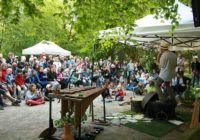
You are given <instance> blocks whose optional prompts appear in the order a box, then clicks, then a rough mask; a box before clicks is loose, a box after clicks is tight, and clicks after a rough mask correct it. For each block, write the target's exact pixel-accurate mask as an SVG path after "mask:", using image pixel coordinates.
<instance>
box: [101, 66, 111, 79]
mask: <svg viewBox="0 0 200 140" xmlns="http://www.w3.org/2000/svg"><path fill="white" fill-rule="evenodd" d="M101 75H102V76H103V78H104V79H109V78H110V72H109V70H108V69H107V68H106V66H104V67H103V68H102V69H101Z"/></svg>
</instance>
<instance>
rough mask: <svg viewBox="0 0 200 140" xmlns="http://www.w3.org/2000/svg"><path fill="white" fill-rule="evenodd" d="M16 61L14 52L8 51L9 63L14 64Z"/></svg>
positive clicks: (7, 61)
mask: <svg viewBox="0 0 200 140" xmlns="http://www.w3.org/2000/svg"><path fill="white" fill-rule="evenodd" d="M13 62H14V54H13V53H12V52H9V53H8V59H7V60H6V63H7V64H12V63H13Z"/></svg>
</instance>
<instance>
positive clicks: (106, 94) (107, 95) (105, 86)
mask: <svg viewBox="0 0 200 140" xmlns="http://www.w3.org/2000/svg"><path fill="white" fill-rule="evenodd" d="M109 84H110V82H109V80H105V81H104V82H103V85H102V87H103V88H105V89H106V90H105V91H104V92H103V93H102V97H103V100H105V98H110V99H112V96H111V95H110V92H109Z"/></svg>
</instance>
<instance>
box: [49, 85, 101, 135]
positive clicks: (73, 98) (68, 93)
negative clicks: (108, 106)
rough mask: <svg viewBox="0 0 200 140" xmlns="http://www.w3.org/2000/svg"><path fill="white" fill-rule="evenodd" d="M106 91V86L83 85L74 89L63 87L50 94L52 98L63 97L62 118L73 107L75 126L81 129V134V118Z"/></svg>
mask: <svg viewBox="0 0 200 140" xmlns="http://www.w3.org/2000/svg"><path fill="white" fill-rule="evenodd" d="M104 91H105V89H104V88H96V87H82V88H72V89H62V90H60V91H57V92H55V93H52V94H49V97H50V98H58V99H61V118H63V117H64V116H65V115H66V113H67V112H69V111H70V110H71V109H73V110H74V113H75V120H74V121H75V122H74V126H75V128H76V129H79V136H80V135H81V118H82V117H83V115H84V113H85V111H86V110H87V108H88V106H89V105H90V104H91V103H92V102H93V100H94V99H95V98H96V97H97V96H99V95H100V94H102V93H103V92H104Z"/></svg>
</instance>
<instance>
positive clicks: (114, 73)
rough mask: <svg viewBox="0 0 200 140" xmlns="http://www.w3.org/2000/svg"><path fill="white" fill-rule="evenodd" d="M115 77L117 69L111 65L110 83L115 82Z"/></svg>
mask: <svg viewBox="0 0 200 140" xmlns="http://www.w3.org/2000/svg"><path fill="white" fill-rule="evenodd" d="M116 75H117V68H116V66H115V64H111V67H110V81H115V79H116Z"/></svg>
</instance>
